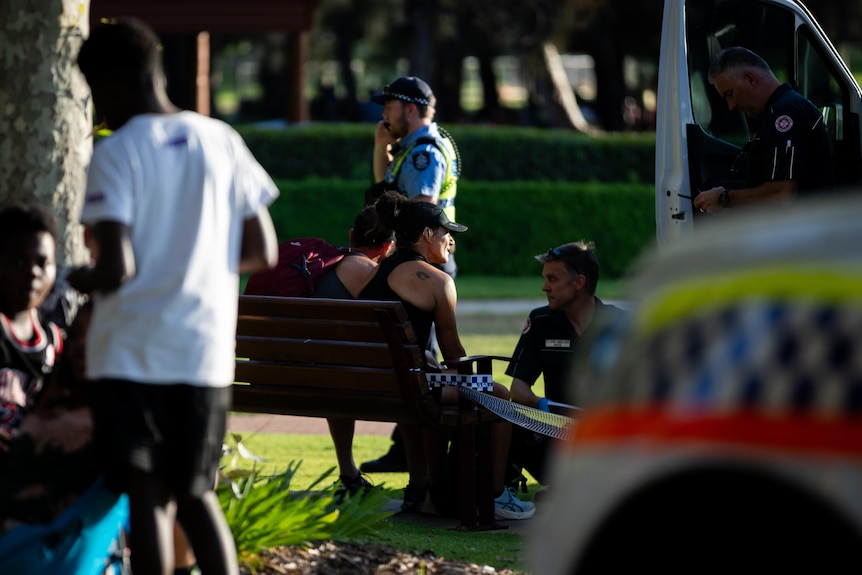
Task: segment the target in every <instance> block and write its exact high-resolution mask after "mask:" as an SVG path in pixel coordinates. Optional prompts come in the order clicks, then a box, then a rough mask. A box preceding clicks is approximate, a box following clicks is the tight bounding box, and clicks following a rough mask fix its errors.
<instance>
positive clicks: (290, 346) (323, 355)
mask: <svg viewBox="0 0 862 575" xmlns="http://www.w3.org/2000/svg"><path fill="white" fill-rule="evenodd" d="M404 353H405V354H413V355H415V358H414V359H413V361H411V365H416V364H418V363H419V362H420V361H421V352H420V350H419V346H418V345H412V346H405V347H404ZM236 355H237V357H239V358H245V357H250V356H254V357H255V358H256V359H257V360H259V361H260V360H264V361H272V362H278V361H281V362H298V363H315V364H318V365H321V366H325V365H333V366H344V365H347V366H356V367H378V366H383V367H388V368H390V371H391V368H392V355H391V350H390V348H389V346H387V345H385V344H383V343H376V342H370V343H365V342H357V341H327V340H319V339H315V338H309V339H303V340H297V339H272V338H263V337H242V336H241V337H238V338H237V341H236Z"/></svg>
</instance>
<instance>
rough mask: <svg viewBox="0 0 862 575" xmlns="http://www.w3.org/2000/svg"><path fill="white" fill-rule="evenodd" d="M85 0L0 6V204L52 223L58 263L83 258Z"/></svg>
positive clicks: (24, 0)
mask: <svg viewBox="0 0 862 575" xmlns="http://www.w3.org/2000/svg"><path fill="white" fill-rule="evenodd" d="M89 12H90V2H89V0H3V1H2V2H0V46H2V47H3V57H2V58H0V134H2V136H0V202H3V201H8V200H35V201H36V202H37V203H39V204H40V205H42V206H45V207H47V208H49V209H50V210H51V211H52V212H53V213H54V215H55V216H56V218H57V223H58V224H59V229H60V237H58V238H57V257H58V265H64V264H71V263H78V262H81V261H82V260H84V259H85V258H86V249H85V248H84V244H83V234H82V233H81V229H80V225H79V224H78V223H77V220H78V214H79V213H80V208H81V202H82V200H83V195H84V188H85V185H86V181H85V177H86V166H87V164H88V163H89V161H90V155H91V153H92V148H93V140H92V136H91V133H92V112H91V106H90V103H91V99H90V90H89V88H88V87H87V84H86V82H85V81H84V78H83V76H82V75H81V73H80V72H79V71H78V68H77V65H76V58H77V56H78V50H79V49H80V47H81V44H82V42H83V39H84V37H86V36H87V35H89Z"/></svg>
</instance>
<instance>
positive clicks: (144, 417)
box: [68, 19, 278, 575]
mask: <svg viewBox="0 0 862 575" xmlns="http://www.w3.org/2000/svg"><path fill="white" fill-rule="evenodd" d="M160 60H161V57H160V47H159V41H158V38H157V37H156V35H155V34H154V33H153V31H152V30H151V29H150V28H149V27H148V26H146V25H145V24H143V23H142V22H140V21H137V20H132V19H125V20H119V21H114V22H111V23H106V24H102V25H99V26H96V27H94V28H93V30H92V32H91V34H90V37H89V38H88V39H87V40H86V41H85V42H84V44H83V46H82V48H81V51H80V54H79V56H78V65H79V67H80V69H81V71H82V72H83V73H84V76H85V77H86V79H87V83H88V84H89V85H90V88H91V90H92V93H93V101H94V103H95V107H96V112H97V115H98V116H100V117H101V118H102V119H103V120H104V122H105V123H106V125H107V127H108V128H109V129H111V130H113V134H112V135H111V136H110V137H108V138H105V139H103V140H100V141H99V142H98V143H97V144H96V146H95V149H94V152H93V158H92V161H91V164H90V167H89V172H88V179H87V193H86V198H85V201H84V207H83V210H82V213H81V222H82V223H83V224H84V225H85V226H87V227H88V228H89V230H90V232H91V233H92V237H93V240H94V241H95V243H96V246H97V250H96V251H97V254H96V261H95V264H94V265H88V266H83V267H80V268H76V269H75V270H73V271H72V272H71V273H70V274H69V276H68V281H69V284H70V285H72V287H74V288H76V289H78V290H79V291H82V292H85V293H92V294H93V297H94V309H93V318H92V323H91V326H90V332H89V335H88V344H87V376H88V378H89V379H90V380H91V381H92V383H91V388H90V394H89V400H90V402H91V405H92V409H93V418H94V426H95V427H94V431H95V443H96V448H97V450H98V452H99V453H100V457H101V459H102V460H103V462H104V472H105V475H106V480H107V483H108V485H109V487H112V488H113V489H116V490H119V491H124V492H126V493H128V495H129V504H130V510H131V541H130V547H131V550H132V553H131V558H132V568H133V570H134V572H135V573H136V575H146V574H164V573H170V572H171V570H172V569H173V561H174V555H173V551H174V550H173V545H172V540H173V539H172V530H173V528H174V520H175V518H178V519H179V520H180V522H181V523H182V525H183V527H184V529H185V531H186V534H187V535H188V538H189V541H190V542H191V546H192V548H193V550H194V553H195V556H196V557H197V558H198V565H199V566H200V568H201V570H202V572H203V573H207V574H218V573H231V574H236V573H238V569H239V567H238V563H237V558H236V548H235V545H234V543H233V538H232V536H231V533H230V529H229V528H228V525H227V523H226V521H225V519H224V515H223V514H222V511H221V508H220V506H219V503H218V499H217V498H216V495H215V492H214V491H213V486H214V484H215V475H216V471H217V468H218V463H219V460H220V456H221V447H222V441H223V438H224V433H225V427H226V411H227V408H228V407H229V404H230V389H231V388H230V386H231V383H232V382H233V374H234V346H235V340H234V334H235V331H236V317H237V302H238V295H239V294H238V291H239V274H240V273H244V272H252V271H255V270H259V269H264V268H267V267H271V266H273V265H274V264H275V262H276V257H277V241H276V238H275V233H274V230H273V227H272V221H271V219H270V217H269V213H268V211H267V206H268V205H269V204H270V203H271V202H272V201H274V199H275V198H276V196H277V194H278V191H277V188H276V187H275V184H274V183H273V182H272V179H271V178H270V177H269V176H268V175H267V174H266V172H265V171H264V170H263V168H261V166H260V165H259V164H258V163H257V161H256V160H255V159H254V158H253V156H252V155H251V153H250V152H249V150H248V148H246V146H245V144H244V143H243V141H242V139H241V138H240V136H239V135H238V134H237V133H236V132H235V131H234V130H233V129H231V128H230V127H229V126H227V125H226V124H224V123H223V122H220V121H218V120H213V119H210V118H206V117H204V116H201V115H199V114H196V113H194V112H188V111H181V110H179V109H178V108H176V107H175V106H174V105H173V104H172V103H171V102H170V101H169V100H168V98H167V95H166V93H165V77H164V74H163V72H162V68H161V61H160Z"/></svg>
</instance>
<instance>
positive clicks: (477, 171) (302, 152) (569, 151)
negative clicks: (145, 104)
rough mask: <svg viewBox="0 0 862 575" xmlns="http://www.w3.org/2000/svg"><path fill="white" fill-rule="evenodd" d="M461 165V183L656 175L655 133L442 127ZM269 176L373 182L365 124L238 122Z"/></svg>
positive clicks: (648, 179) (649, 179)
mask: <svg viewBox="0 0 862 575" xmlns="http://www.w3.org/2000/svg"><path fill="white" fill-rule="evenodd" d="M444 127H445V128H446V129H447V130H449V132H450V133H451V134H452V137H453V138H454V139H455V141H456V142H457V143H458V149H459V150H460V153H461V158H462V160H463V163H464V169H463V175H462V179H461V182H459V190H460V186H461V183H462V182H478V181H491V182H501V181H527V180H540V181H557V182H563V181H569V182H640V183H644V184H646V183H649V184H652V183H653V182H654V181H655V134H607V135H602V136H586V135H584V134H581V133H578V132H573V131H571V130H547V129H539V128H522V127H512V126H472V125H467V126H465V125H449V124H446V125H445V126H444ZM238 130H239V132H240V134H241V135H242V136H243V138H244V139H245V141H246V143H247V144H248V146H249V149H251V151H252V153H254V155H255V157H256V158H257V159H258V161H259V162H260V163H261V164H262V165H263V167H264V168H266V170H267V171H268V172H269V173H270V174H271V175H272V176H273V177H275V178H293V179H295V178H313V177H321V178H345V179H350V180H356V181H357V182H358V183H359V184H358V185H359V191H362V190H364V189H365V188H366V187H367V186H368V185H369V184H371V182H372V174H371V152H372V148H373V145H374V126H373V125H370V124H303V125H300V126H295V127H289V128H287V129H265V128H254V127H239V128H238Z"/></svg>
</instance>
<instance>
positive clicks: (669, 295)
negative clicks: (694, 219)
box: [635, 265, 862, 335]
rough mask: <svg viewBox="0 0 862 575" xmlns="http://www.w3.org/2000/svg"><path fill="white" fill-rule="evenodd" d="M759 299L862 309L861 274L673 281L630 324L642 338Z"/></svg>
mask: <svg viewBox="0 0 862 575" xmlns="http://www.w3.org/2000/svg"><path fill="white" fill-rule="evenodd" d="M758 299H765V300H768V301H774V302H781V301H783V302H787V301H790V300H795V301H801V300H805V299H810V300H812V301H818V302H822V303H828V304H833V305H835V304H841V305H851V306H853V307H859V308H860V309H862V273H860V272H859V271H858V270H855V269H852V270H851V269H847V268H845V269H840V268H836V267H835V266H834V265H832V266H828V267H827V266H815V265H811V266H805V267H800V266H790V265H773V266H766V267H764V268H761V269H758V270H743V271H740V272H735V273H733V274H732V275H710V276H701V277H695V278H691V279H688V280H683V281H678V282H675V283H673V284H671V285H669V286H667V287H666V288H664V289H663V290H661V291H659V292H658V293H657V294H656V295H655V296H653V297H652V298H649V299H648V300H647V301H646V302H645V305H643V306H641V309H640V310H639V311H638V312H637V317H636V318H635V329H636V330H637V332H638V333H639V334H641V335H644V334H648V333H651V332H654V331H657V330H659V329H661V328H663V327H665V326H667V325H669V324H673V323H675V322H678V321H680V320H681V319H684V318H687V317H690V316H694V315H703V314H705V313H708V312H710V311H713V310H717V309H724V308H727V307H729V306H730V305H732V304H738V303H739V302H740V301H744V300H748V301H753V300H758Z"/></svg>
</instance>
